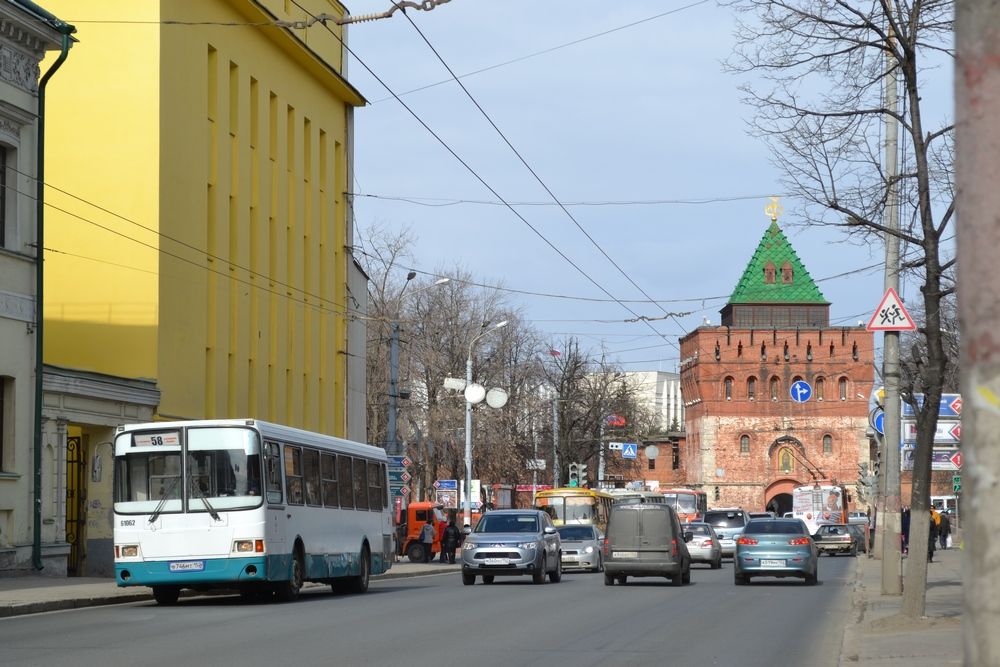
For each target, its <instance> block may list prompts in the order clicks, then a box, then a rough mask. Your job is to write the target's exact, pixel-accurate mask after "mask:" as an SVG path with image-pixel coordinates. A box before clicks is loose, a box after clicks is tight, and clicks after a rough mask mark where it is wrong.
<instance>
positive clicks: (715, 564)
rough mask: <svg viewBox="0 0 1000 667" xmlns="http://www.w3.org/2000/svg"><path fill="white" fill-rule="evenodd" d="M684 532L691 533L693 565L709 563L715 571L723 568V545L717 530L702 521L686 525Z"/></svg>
mask: <svg viewBox="0 0 1000 667" xmlns="http://www.w3.org/2000/svg"><path fill="white" fill-rule="evenodd" d="M684 530H685V531H687V532H689V533H691V541H690V542H688V553H690V554H691V562H692V563H708V564H709V565H711V566H712V569H713V570H718V569H719V568H721V567H722V545H721V544H719V536H718V535H716V534H715V529H714V528H712V527H711V526H710V525H708V524H707V523H704V522H702V521H695V522H692V523H686V524H684Z"/></svg>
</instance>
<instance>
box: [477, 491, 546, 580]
mask: <svg viewBox="0 0 1000 667" xmlns="http://www.w3.org/2000/svg"><path fill="white" fill-rule="evenodd" d="M561 552H562V542H561V540H560V539H559V533H558V531H556V528H555V526H554V525H552V519H551V518H550V517H549V515H548V514H546V513H545V512H542V511H539V510H493V511H492V512H487V513H486V514H484V515H483V518H481V519H480V520H479V523H477V524H476V529H475V530H473V531H472V532H470V533H468V534H467V535H466V536H465V541H464V543H463V544H462V583H463V584H465V585H466V586H471V585H473V584H474V583H476V577H477V576H480V577H482V578H483V583H484V584H492V583H493V578H494V577H497V576H501V577H504V576H511V575H523V574H529V575H531V579H532V582H533V583H536V584H541V583H544V582H545V575H546V574H548V575H549V581H551V582H552V583H554V584H557V583H559V581H560V580H561V579H562V553H561Z"/></svg>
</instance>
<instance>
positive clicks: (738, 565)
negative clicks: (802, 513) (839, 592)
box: [733, 519, 819, 586]
mask: <svg viewBox="0 0 1000 667" xmlns="http://www.w3.org/2000/svg"><path fill="white" fill-rule="evenodd" d="M733 577H734V581H735V583H736V585H737V586H742V585H744V584H748V583H750V578H751V577H801V578H802V579H805V582H806V584H809V585H815V584H816V582H818V581H819V552H818V551H817V550H816V543H815V542H814V541H813V538H812V537H811V536H810V535H809V529H808V528H806V524H805V523H804V522H803V521H802V520H801V519H754V520H753V521H751V522H750V523H748V524H747V525H746V527H745V528H744V529H743V534H742V535H740V536H739V538H737V540H736V554H735V557H734V558H733Z"/></svg>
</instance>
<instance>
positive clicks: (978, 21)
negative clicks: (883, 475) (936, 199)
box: [954, 0, 1000, 665]
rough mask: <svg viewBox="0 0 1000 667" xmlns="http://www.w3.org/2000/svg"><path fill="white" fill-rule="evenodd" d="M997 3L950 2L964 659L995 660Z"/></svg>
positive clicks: (999, 386) (999, 413)
mask: <svg viewBox="0 0 1000 667" xmlns="http://www.w3.org/2000/svg"><path fill="white" fill-rule="evenodd" d="M998 25H1000V4H998V3H997V2H996V0H958V1H957V3H956V6H955V45H956V63H955V70H954V78H955V155H956V159H955V184H956V187H957V191H958V197H957V198H956V201H957V204H958V209H957V211H958V213H957V214H958V216H959V219H960V220H961V221H962V225H961V227H960V228H959V234H958V258H959V261H960V262H961V271H960V272H959V274H958V290H957V294H958V315H959V321H960V322H961V327H962V336H961V341H962V357H961V366H960V367H961V370H962V391H963V393H965V395H966V397H967V398H966V400H965V405H964V406H963V410H962V450H963V452H964V455H965V465H964V466H963V473H964V474H963V476H962V499H963V501H965V499H966V498H968V499H970V500H971V502H965V503H964V504H963V505H962V517H963V518H962V535H963V539H964V541H965V545H966V551H964V552H963V553H964V555H963V565H964V569H965V572H964V577H965V586H964V592H965V608H964V612H965V613H964V614H963V616H962V619H963V620H962V635H963V643H964V648H965V658H964V659H965V664H966V665H997V664H1000V633H998V632H997V628H998V627H1000V609H998V607H997V604H996V601H997V599H998V598H997V596H998V595H1000V559H997V557H996V553H997V535H1000V520H998V518H997V512H996V509H995V508H996V507H997V503H1000V485H998V484H997V483H996V480H997V478H1000V346H998V340H1000V334H998V333H997V332H998V331H1000V308H998V304H1000V284H998V283H997V281H996V280H995V278H994V277H995V275H996V265H997V248H998V247H1000V226H998V225H997V211H1000V188H997V183H996V175H997V174H998V173H1000V124H998V123H997V118H1000V40H998V39H997V26H998Z"/></svg>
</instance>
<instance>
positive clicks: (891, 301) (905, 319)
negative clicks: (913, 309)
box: [865, 287, 917, 331]
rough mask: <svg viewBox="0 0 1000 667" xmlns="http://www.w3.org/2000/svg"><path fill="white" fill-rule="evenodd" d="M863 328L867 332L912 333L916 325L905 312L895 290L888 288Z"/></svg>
mask: <svg viewBox="0 0 1000 667" xmlns="http://www.w3.org/2000/svg"><path fill="white" fill-rule="evenodd" d="M865 328H866V329H867V330H868V331H913V330H914V329H916V328H917V324H916V322H914V321H913V318H912V317H910V314H909V313H908V312H906V307H905V306H904V305H903V301H902V300H901V299H900V298H899V295H898V294H896V290H894V289H893V288H891V287H890V288H889V289H888V290H887V291H886V293H885V296H883V297H882V302H881V303H880V304H879V305H878V308H876V309H875V314H874V315H872V318H871V319H870V320H868V326H867V327H865Z"/></svg>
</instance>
